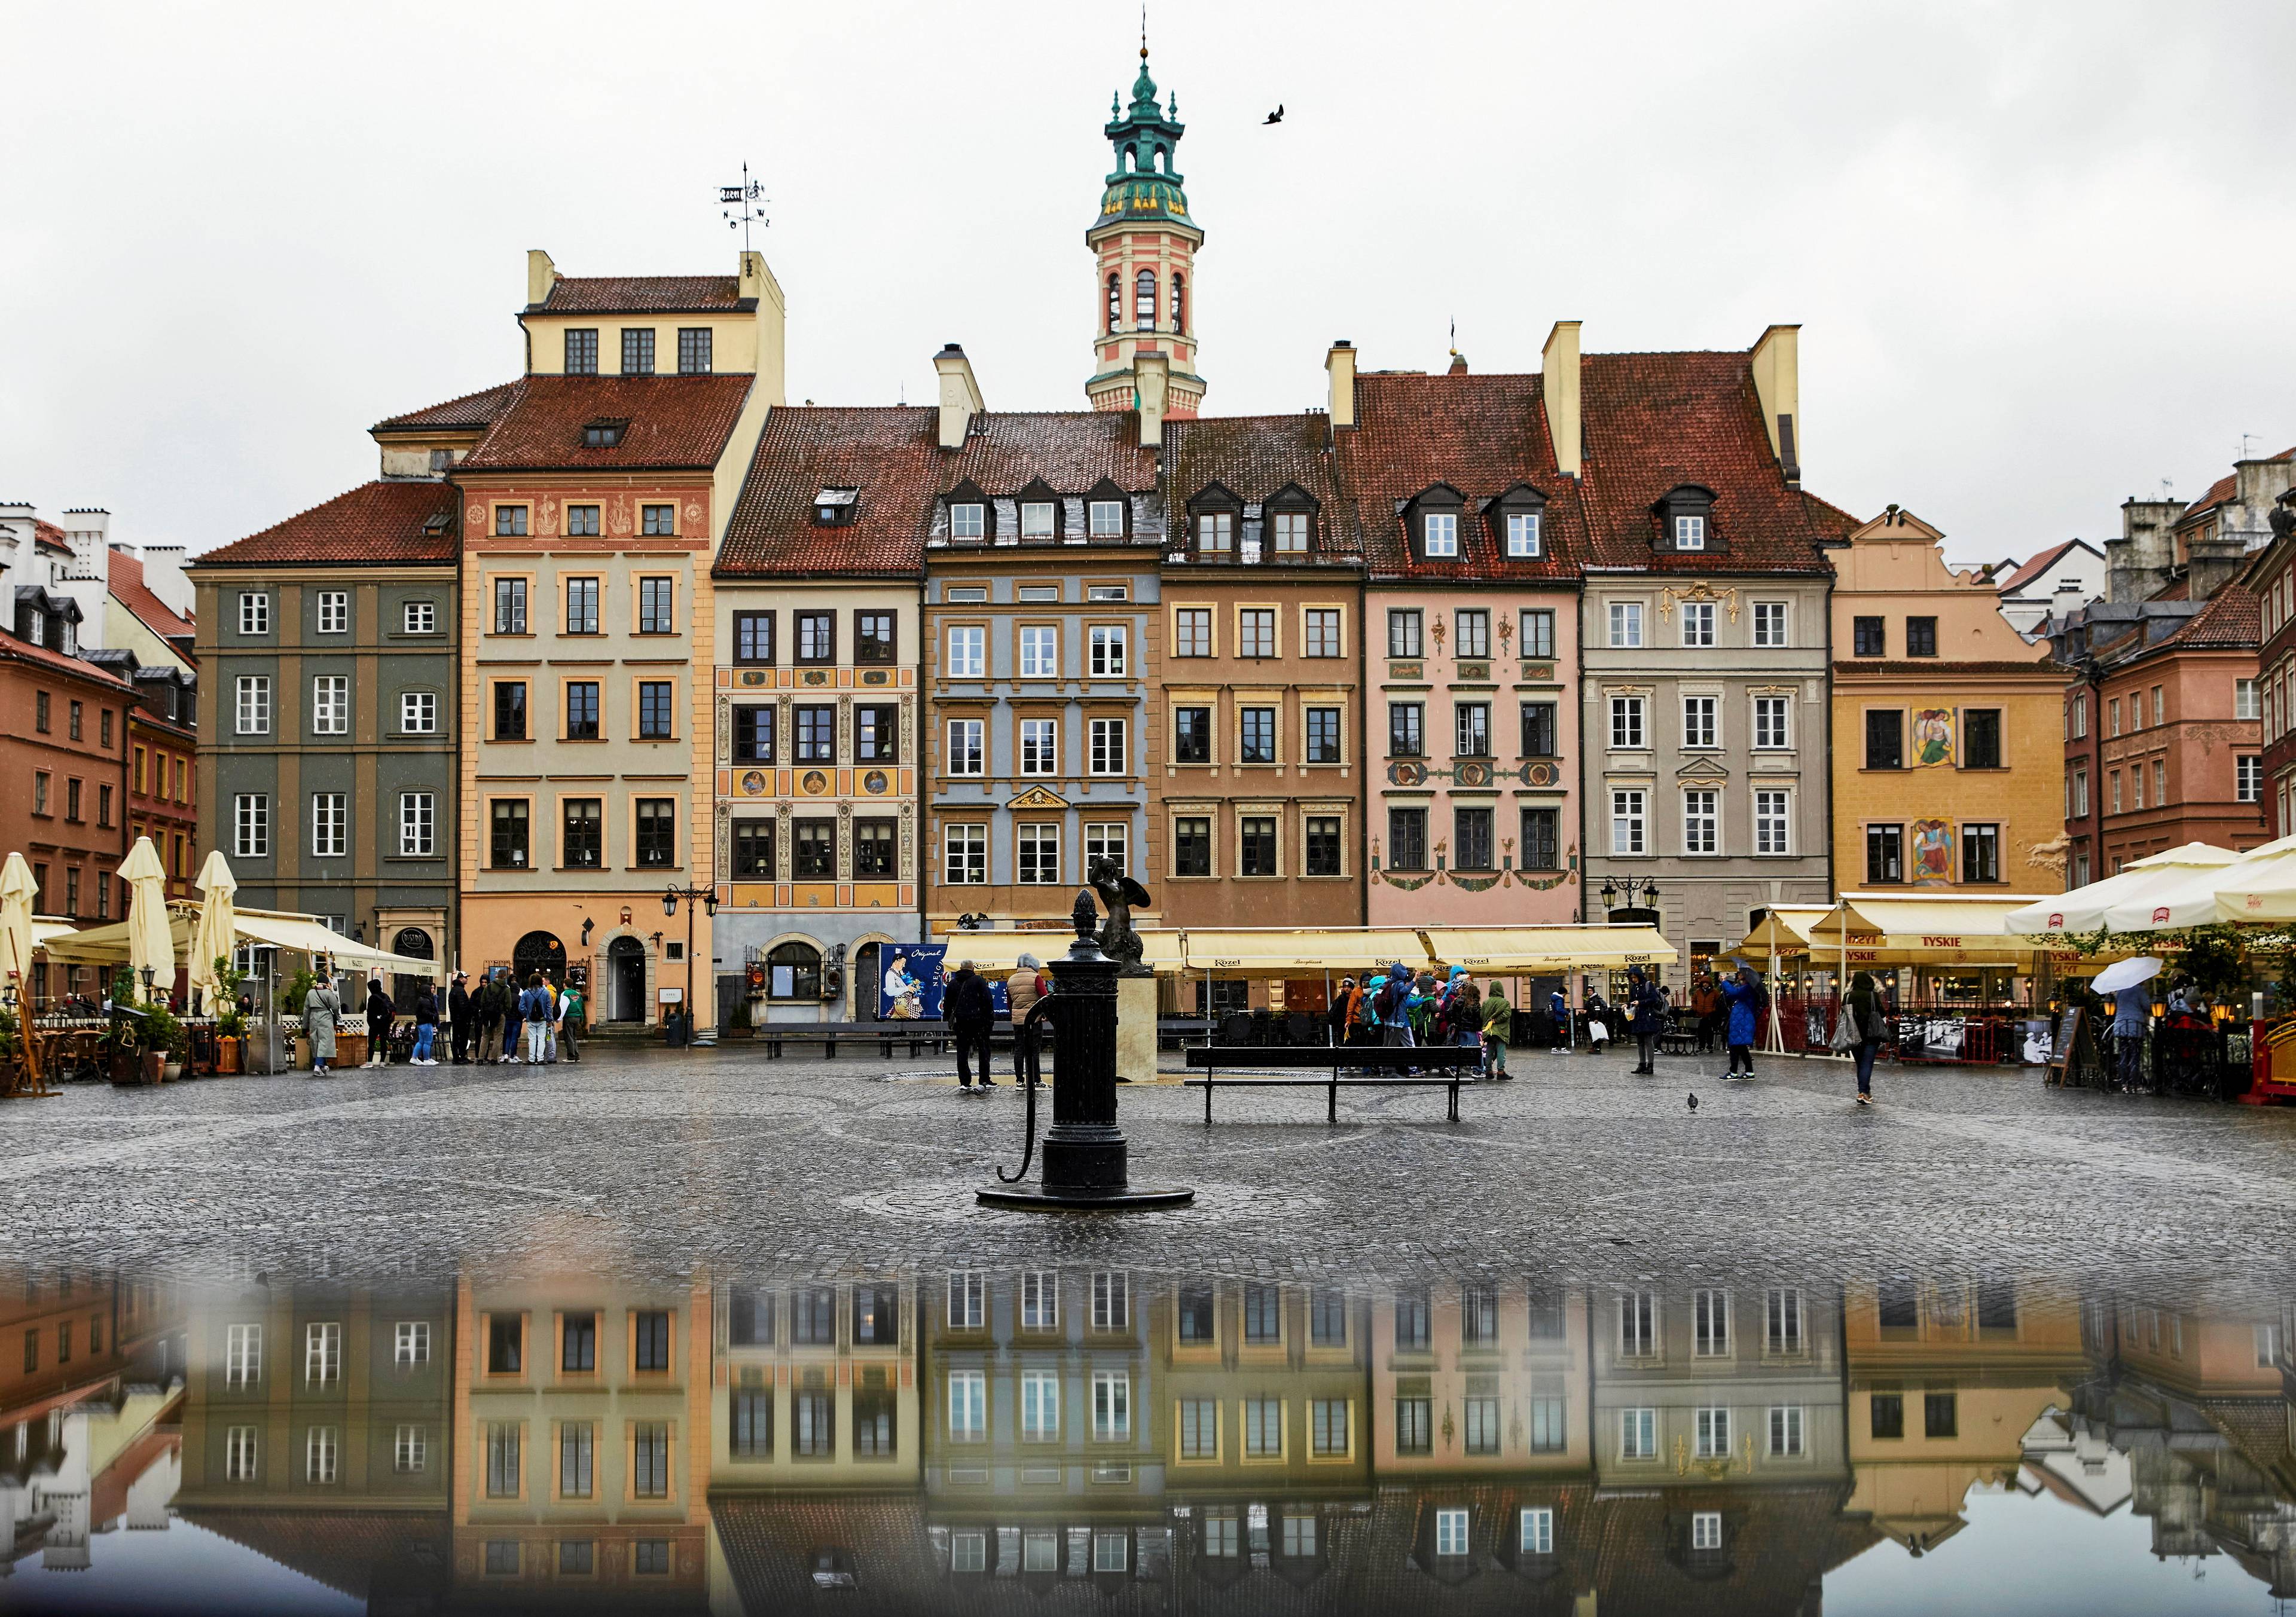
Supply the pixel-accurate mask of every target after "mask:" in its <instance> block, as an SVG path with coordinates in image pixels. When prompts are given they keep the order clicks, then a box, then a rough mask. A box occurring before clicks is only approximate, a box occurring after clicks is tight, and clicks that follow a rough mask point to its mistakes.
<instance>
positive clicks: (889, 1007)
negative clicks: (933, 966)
mask: <svg viewBox="0 0 2296 1617" xmlns="http://www.w3.org/2000/svg"><path fill="white" fill-rule="evenodd" d="M879 992H880V1002H881V1004H882V1005H883V1007H884V1015H885V1017H887V1018H888V1019H889V1020H891V1021H895V1022H915V1021H919V1020H921V1019H922V1017H923V1016H924V1014H925V989H924V984H922V983H920V982H918V981H917V980H916V978H915V977H914V976H911V975H910V974H909V957H908V956H907V955H906V954H897V955H895V956H894V957H893V963H892V964H891V965H890V966H888V967H886V968H885V980H884V982H883V983H882V984H880V985H879Z"/></svg>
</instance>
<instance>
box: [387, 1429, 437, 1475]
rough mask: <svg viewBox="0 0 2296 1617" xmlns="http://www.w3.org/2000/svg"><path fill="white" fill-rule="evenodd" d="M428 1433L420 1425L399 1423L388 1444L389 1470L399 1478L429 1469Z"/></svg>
mask: <svg viewBox="0 0 2296 1617" xmlns="http://www.w3.org/2000/svg"><path fill="white" fill-rule="evenodd" d="M429 1467H430V1432H429V1430H428V1429H427V1428H426V1427H424V1426H422V1425H421V1424H420V1423H417V1422H414V1421H401V1422H400V1423H399V1425H398V1432H397V1433H396V1434H395V1435H394V1436H393V1438H392V1440H391V1444H390V1468H391V1469H392V1470H393V1471H396V1472H398V1474H400V1475H401V1476H410V1475H413V1474H414V1473H416V1472H420V1471H424V1470H427V1469H429Z"/></svg>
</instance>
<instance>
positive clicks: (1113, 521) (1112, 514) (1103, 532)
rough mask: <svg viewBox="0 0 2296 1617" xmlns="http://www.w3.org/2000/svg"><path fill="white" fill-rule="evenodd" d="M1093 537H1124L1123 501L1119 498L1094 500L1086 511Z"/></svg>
mask: <svg viewBox="0 0 2296 1617" xmlns="http://www.w3.org/2000/svg"><path fill="white" fill-rule="evenodd" d="M1086 519H1087V521H1088V522H1089V523H1090V524H1091V527H1092V536H1093V537H1094V538H1095V539H1121V538H1122V537H1124V502H1122V501H1121V500H1095V501H1094V502H1092V506H1091V509H1090V510H1088V511H1087V513H1086Z"/></svg>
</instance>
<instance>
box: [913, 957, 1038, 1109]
mask: <svg viewBox="0 0 2296 1617" xmlns="http://www.w3.org/2000/svg"><path fill="white" fill-rule="evenodd" d="M1052 991H1053V985H1052V984H1051V983H1050V982H1048V981H1047V980H1046V976H1045V963H1044V962H1043V961H1042V960H1038V959H1037V957H1036V956H1035V955H1033V954H1024V955H1022V956H1021V958H1020V960H1017V961H1015V962H1014V964H1013V973H1012V975H1011V976H1007V977H1006V978H1005V1015H1006V1016H1007V1017H1011V1018H1012V1023H1013V1082H1015V1083H1018V1082H1022V1081H1024V1080H1025V1079H1026V1078H1027V1077H1028V1074H1029V1068H1030V1067H1031V1066H1034V1065H1036V1061H1035V1058H1036V1056H1037V1050H1038V1048H1039V1045H1040V1042H1041V1041H1040V1037H1039V1035H1040V1034H1041V1033H1043V1031H1044V1030H1043V1028H1042V1027H1041V1026H1035V1027H1032V1026H1029V1024H1028V1017H1029V1011H1030V1010H1032V1009H1035V1008H1036V1004H1037V1000H1041V999H1043V998H1045V997H1046V995H1047V994H1049V993H1051V992H1052ZM940 1014H941V1020H943V1021H944V1022H947V1024H948V1026H949V1032H950V1033H952V1034H954V1035H955V1040H956V1084H957V1088H958V1090H961V1091H962V1092H963V1093H964V1094H968V1095H971V1094H985V1093H987V1092H988V1090H993V1089H995V1088H996V1079H994V1078H992V1077H990V1076H989V1073H988V1051H989V1045H990V1033H991V1032H992V1031H993V1030H994V1029H995V1027H996V990H995V989H994V988H993V987H991V986H990V984H989V982H988V978H987V977H984V976H981V975H980V970H979V968H976V967H975V966H974V965H973V963H972V961H971V960H959V961H958V962H957V966H956V969H955V971H953V972H951V973H950V974H949V978H948V982H947V985H946V986H944V987H943V988H942V990H941V997H940ZM976 1062H977V1064H978V1065H979V1066H980V1082H979V1084H978V1085H976V1084H975V1083H974V1082H973V1076H972V1069H973V1066H974V1065H975V1064H976Z"/></svg>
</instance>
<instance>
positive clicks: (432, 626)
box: [398, 600, 439, 634]
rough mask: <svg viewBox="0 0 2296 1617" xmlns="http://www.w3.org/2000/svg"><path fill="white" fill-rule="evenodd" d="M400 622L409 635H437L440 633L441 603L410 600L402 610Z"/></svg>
mask: <svg viewBox="0 0 2296 1617" xmlns="http://www.w3.org/2000/svg"><path fill="white" fill-rule="evenodd" d="M398 621H399V624H400V626H401V627H402V629H403V630H404V631H405V632H406V633H408V634H436V633H438V632H439V603H438V602H436V601H431V600H410V601H408V602H407V603H406V606H405V607H404V608H401V610H400V612H399V617H398Z"/></svg>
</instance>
